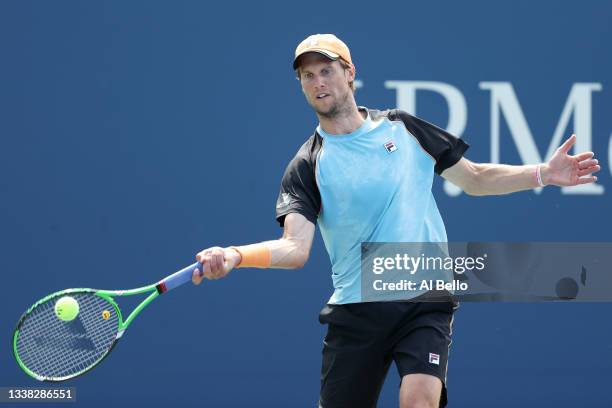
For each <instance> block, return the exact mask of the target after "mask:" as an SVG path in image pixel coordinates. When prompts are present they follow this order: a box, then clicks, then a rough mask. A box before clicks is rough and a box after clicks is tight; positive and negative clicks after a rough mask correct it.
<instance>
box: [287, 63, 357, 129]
mask: <svg viewBox="0 0 612 408" xmlns="http://www.w3.org/2000/svg"><path fill="white" fill-rule="evenodd" d="M298 72H299V78H300V82H301V84H302V91H303V92H304V95H305V96H306V100H307V101H308V103H309V104H310V106H312V108H313V109H314V110H315V112H317V114H319V115H321V116H324V117H328V118H333V117H336V116H338V115H339V114H341V113H342V112H344V111H347V110H349V109H350V102H349V101H351V97H352V94H353V91H352V90H351V88H350V86H349V82H351V81H353V80H354V79H355V71H354V69H353V68H351V69H344V68H343V67H342V65H340V62H338V61H332V60H330V59H329V58H327V57H325V56H323V55H321V54H319V53H316V52H309V53H307V54H304V55H303V56H302V57H300V66H299V71H298Z"/></svg>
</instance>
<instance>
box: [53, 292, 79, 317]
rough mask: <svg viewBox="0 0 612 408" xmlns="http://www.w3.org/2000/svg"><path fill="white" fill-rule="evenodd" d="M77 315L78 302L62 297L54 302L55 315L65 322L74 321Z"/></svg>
mask: <svg viewBox="0 0 612 408" xmlns="http://www.w3.org/2000/svg"><path fill="white" fill-rule="evenodd" d="M78 314H79V302H77V301H76V299H75V298H73V297H72V296H64V297H61V298H59V300H58V301H57V302H55V315H56V316H57V318H58V319H60V320H63V321H65V322H69V321H71V320H74V319H75V318H76V317H77V316H78Z"/></svg>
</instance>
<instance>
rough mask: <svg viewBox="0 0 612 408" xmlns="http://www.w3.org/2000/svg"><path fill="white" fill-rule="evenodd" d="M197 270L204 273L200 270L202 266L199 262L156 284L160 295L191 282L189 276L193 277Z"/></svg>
mask: <svg viewBox="0 0 612 408" xmlns="http://www.w3.org/2000/svg"><path fill="white" fill-rule="evenodd" d="M196 268H197V269H199V270H200V272H202V273H204V270H203V269H202V268H203V267H202V264H201V263H199V262H196V263H194V264H193V265H189V266H187V267H185V268H183V269H181V270H180V271H178V272H175V273H173V274H172V275H170V276H168V277H166V278H164V279H162V280H161V281H160V282H159V283H158V284H157V288H158V291H159V292H160V293H164V292H167V291H169V290H172V289H174V288H178V287H179V286H181V285H184V284H185V283H187V282H191V276H192V275H193V270H194V269H196Z"/></svg>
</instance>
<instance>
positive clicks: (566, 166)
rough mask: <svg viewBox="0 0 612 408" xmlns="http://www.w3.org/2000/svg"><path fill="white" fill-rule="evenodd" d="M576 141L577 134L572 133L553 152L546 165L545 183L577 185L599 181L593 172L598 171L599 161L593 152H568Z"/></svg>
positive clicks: (544, 171)
mask: <svg viewBox="0 0 612 408" xmlns="http://www.w3.org/2000/svg"><path fill="white" fill-rule="evenodd" d="M575 142H576V135H572V136H571V137H570V138H569V139H567V140H566V141H565V143H563V144H562V145H561V146H560V147H559V148H558V149H557V150H556V151H555V153H554V154H553V156H552V157H551V158H550V160H549V161H548V163H546V164H545V165H544V168H543V169H542V171H543V173H542V174H543V178H544V183H546V184H554V185H557V186H576V185H578V184H588V183H594V182H595V181H597V177H595V176H593V175H592V174H593V173H595V172H598V171H599V170H600V167H599V165H598V163H599V162H598V161H597V160H596V159H594V158H593V156H594V153H593V152H584V153H579V154H577V155H574V156H570V155H569V154H568V152H569V150H570V149H571V148H572V146H573V145H574V143H575Z"/></svg>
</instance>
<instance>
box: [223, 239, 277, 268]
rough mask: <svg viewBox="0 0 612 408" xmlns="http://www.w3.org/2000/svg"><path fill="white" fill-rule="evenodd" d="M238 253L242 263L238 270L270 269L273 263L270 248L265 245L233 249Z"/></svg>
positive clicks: (238, 265)
mask: <svg viewBox="0 0 612 408" xmlns="http://www.w3.org/2000/svg"><path fill="white" fill-rule="evenodd" d="M231 249H233V250H234V251H236V252H238V254H239V256H240V263H239V264H237V265H236V267H237V268H261V269H265V268H269V267H270V265H271V263H272V253H271V251H270V248H268V246H267V245H265V244H263V243H259V244H251V245H243V246H238V247H231Z"/></svg>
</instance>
